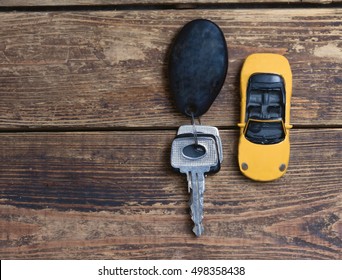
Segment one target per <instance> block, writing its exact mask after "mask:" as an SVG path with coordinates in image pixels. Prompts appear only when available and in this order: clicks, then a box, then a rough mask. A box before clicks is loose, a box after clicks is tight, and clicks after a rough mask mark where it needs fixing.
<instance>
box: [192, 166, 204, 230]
mask: <svg viewBox="0 0 342 280" xmlns="http://www.w3.org/2000/svg"><path fill="white" fill-rule="evenodd" d="M191 187H192V189H191V194H190V195H191V196H190V212H191V219H192V221H193V222H194V224H195V226H194V228H193V232H194V233H195V234H196V236H200V235H201V234H202V233H203V231H204V228H203V225H202V220H203V208H204V200H203V194H204V191H205V178H204V174H203V173H197V172H191Z"/></svg>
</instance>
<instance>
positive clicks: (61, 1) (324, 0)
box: [0, 0, 342, 8]
mask: <svg viewBox="0 0 342 280" xmlns="http://www.w3.org/2000/svg"><path fill="white" fill-rule="evenodd" d="M339 2H342V0H57V1H53V0H1V2H0V7H1V6H3V7H20V6H26V7H27V6H28V7H34V6H36V7H37V6H77V5H86V6H96V5H165V4H169V5H170V4H174V5H180V7H185V8H186V7H189V6H187V5H189V4H190V5H196V4H229V3H239V4H243V3H318V4H329V3H339ZM184 4H185V5H186V6H184Z"/></svg>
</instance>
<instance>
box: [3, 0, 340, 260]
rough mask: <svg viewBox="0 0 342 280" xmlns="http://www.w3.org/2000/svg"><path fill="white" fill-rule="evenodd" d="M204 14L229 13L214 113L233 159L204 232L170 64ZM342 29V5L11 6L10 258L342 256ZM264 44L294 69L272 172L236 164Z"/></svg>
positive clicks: (7, 42) (215, 185)
mask: <svg viewBox="0 0 342 280" xmlns="http://www.w3.org/2000/svg"><path fill="white" fill-rule="evenodd" d="M6 2H7V4H6ZM48 2H51V1H45V2H44V1H40V3H42V5H43V4H44V3H45V4H44V5H48V4H52V3H48ZM88 2H89V3H90V2H92V3H93V4H101V5H102V4H107V3H109V4H120V3H123V1H114V0H113V1H88ZM103 2H106V3H103ZM114 2H115V3H114ZM125 2H126V1H125ZM137 2H139V1H134V3H137ZM147 2H148V3H152V2H154V1H141V3H147ZM159 2H160V1H159ZM170 2H173V3H174V2H176V1H170ZM177 2H178V3H181V2H184V3H186V2H187V3H189V2H191V1H177ZM193 2H195V1H193ZM199 2H200V1H199ZM206 2H207V1H206ZM212 2H215V1H212ZM212 2H211V3H212ZM217 2H220V1H217ZM221 2H227V1H221ZM21 3H23V1H11V2H9V1H2V2H1V4H0V5H3V6H10V5H11V4H13V6H20V5H22V4H21ZM25 3H26V5H28V6H29V5H38V3H36V1H25ZM54 3H55V4H56V5H59V4H60V5H67V4H68V5H69V4H70V5H71V4H75V5H77V4H81V5H88V3H86V1H74V2H71V1H68V3H66V2H65V1H54ZM130 3H133V1H131V2H130ZM90 4H91V3H90ZM0 10H1V9H0ZM198 17H205V18H209V19H211V20H213V21H215V22H217V23H218V24H219V25H220V27H221V28H222V30H223V31H224V34H225V36H226V39H227V43H228V48H229V52H230V54H229V70H228V76H227V79H226V83H225V85H224V87H223V89H222V91H221V93H220V95H219V96H218V99H217V100H216V101H215V103H214V105H213V106H212V108H211V109H210V111H209V112H208V113H207V114H206V115H205V116H203V117H202V122H203V123H204V124H210V125H215V126H218V127H219V128H220V133H221V137H222V141H223V148H224V163H223V165H222V169H221V171H220V172H219V173H217V174H215V175H209V176H208V177H207V180H206V189H207V190H206V193H205V217H204V225H205V230H206V231H205V234H204V235H203V236H202V237H200V238H195V237H194V236H193V234H192V232H191V220H190V217H189V213H188V204H187V201H188V194H187V185H186V179H185V176H183V175H180V174H177V173H175V172H173V170H172V169H171V167H170V163H169V161H170V159H169V156H170V145H171V142H172V139H173V137H174V135H175V133H176V129H177V127H178V126H179V125H182V124H187V123H189V120H188V119H186V118H185V117H183V116H182V115H180V114H179V113H177V112H176V110H175V108H174V105H173V102H172V97H171V95H170V93H169V91H168V85H167V75H166V66H167V54H168V49H169V47H170V44H171V42H172V40H173V38H174V36H175V34H176V33H177V31H178V30H179V29H180V28H181V27H182V25H183V24H185V23H186V22H187V21H189V20H191V19H194V18H198ZM341 26H342V11H341V9H338V8H336V7H335V8H334V7H330V8H320V9H319V8H306V9H298V8H296V9H291V8H289V9H271V8H265V9H246V8H245V7H244V8H243V9H239V8H238V7H237V9H219V10H211V9H210V10H203V9H198V10H197V9H195V10H168V9H163V8H162V7H158V8H153V9H152V10H139V8H138V7H135V8H134V10H130V11H124V10H122V11H95V10H94V11H92V10H91V9H87V10H86V11H82V10H81V9H78V10H73V9H72V7H70V9H66V8H63V10H61V11H57V10H56V11H52V10H50V11H40V12H37V11H35V12H34V10H32V11H29V10H28V11H26V12H22V11H21V12H15V11H9V10H3V11H2V12H1V16H0V257H1V259H70V258H72V259H103V258H105V259H342V189H341V182H342V156H341V153H342V146H341V139H342V121H341V119H342V113H341V112H342V106H341V104H342V98H341V93H342V82H341V81H342V77H341V69H342V67H341V65H342V60H341V58H342V29H341ZM254 52H275V53H280V54H283V55H285V56H286V57H287V58H288V59H289V61H290V64H291V67H292V70H293V76H294V90H293V99H292V110H291V113H292V115H291V123H293V124H294V125H295V126H294V129H292V131H291V159H290V165H289V169H288V172H287V173H286V175H285V176H284V177H282V178H281V179H279V180H277V181H274V182H270V183H258V182H253V181H251V180H249V179H247V178H245V177H243V176H242V175H241V174H240V172H239V170H238V166H237V141H238V129H237V127H236V123H237V122H238V116H239V82H238V79H239V71H240V69H241V65H242V63H243V60H244V58H245V57H246V56H247V55H248V54H251V53H254Z"/></svg>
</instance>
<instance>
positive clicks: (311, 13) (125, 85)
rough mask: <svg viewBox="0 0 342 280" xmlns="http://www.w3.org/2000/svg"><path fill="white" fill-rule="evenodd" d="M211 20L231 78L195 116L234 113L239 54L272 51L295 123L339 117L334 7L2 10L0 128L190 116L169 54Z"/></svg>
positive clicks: (131, 123)
mask: <svg viewBox="0 0 342 280" xmlns="http://www.w3.org/2000/svg"><path fill="white" fill-rule="evenodd" d="M198 17H200V18H201V17H202V18H209V19H211V20H213V21H215V22H217V23H218V24H219V25H220V26H221V28H222V30H223V31H224V33H225V36H226V39H227V41H228V45H229V52H230V62H229V70H228V72H229V73H228V77H227V79H226V83H225V85H224V87H223V89H222V92H221V93H220V95H219V97H218V99H217V100H216V102H215V103H214V105H213V106H212V108H211V109H210V111H209V112H208V113H207V114H206V115H205V116H204V117H203V118H202V120H203V122H204V123H206V124H212V125H216V126H231V125H236V123H237V122H238V121H239V119H238V118H239V84H238V79H239V78H238V77H239V71H240V68H241V65H242V63H243V60H244V59H245V57H246V56H247V55H249V54H251V53H254V52H275V53H280V54H284V55H285V56H286V57H288V59H289V61H290V63H291V66H292V69H293V74H294V92H293V102H292V104H293V106H292V123H294V124H295V125H297V124H301V125H313V126H317V125H341V124H342V107H341V104H342V96H341V94H340V93H341V91H342V87H341V85H342V83H341V75H340V74H341V57H342V56H341V46H342V40H341V35H342V31H341V30H342V29H341V25H342V11H341V10H340V9H278V10H271V9H264V10H255V9H252V10H248V9H246V10H210V11H207V10H205V11H203V10H182V11H175V10H172V11H122V12H115V11H113V12H75V13H72V12H70V13H68V12H63V13H61V12H55V13H52V12H50V13H3V14H2V15H1V18H0V23H1V24H0V37H1V38H2V40H1V43H0V96H1V100H0V116H1V117H0V129H2V130H11V129H24V130H29V129H47V128H58V129H59V128H62V129H75V128H80V129H84V128H91V129H97V128H122V127H145V128H146V127H148V128H150V127H172V128H173V127H176V126H178V125H180V124H184V123H185V122H187V120H186V119H185V117H184V116H182V115H180V114H179V113H178V112H177V111H176V110H175V108H174V104H173V99H172V97H171V94H170V93H169V91H168V85H167V75H166V68H167V53H168V49H169V47H170V44H171V42H172V40H173V38H174V36H175V34H176V33H177V31H178V30H179V29H180V28H181V26H183V24H185V23H186V22H187V21H189V20H191V19H194V18H198Z"/></svg>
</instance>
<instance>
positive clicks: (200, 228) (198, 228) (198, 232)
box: [192, 223, 204, 237]
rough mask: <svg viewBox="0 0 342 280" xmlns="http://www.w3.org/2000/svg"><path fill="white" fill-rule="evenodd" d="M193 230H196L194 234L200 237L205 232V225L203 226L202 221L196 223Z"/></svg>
mask: <svg viewBox="0 0 342 280" xmlns="http://www.w3.org/2000/svg"><path fill="white" fill-rule="evenodd" d="M192 231H193V232H194V234H195V235H196V236H197V237H200V236H201V235H202V233H203V232H204V227H203V225H202V223H200V224H199V225H195V226H194V227H193V229H192Z"/></svg>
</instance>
